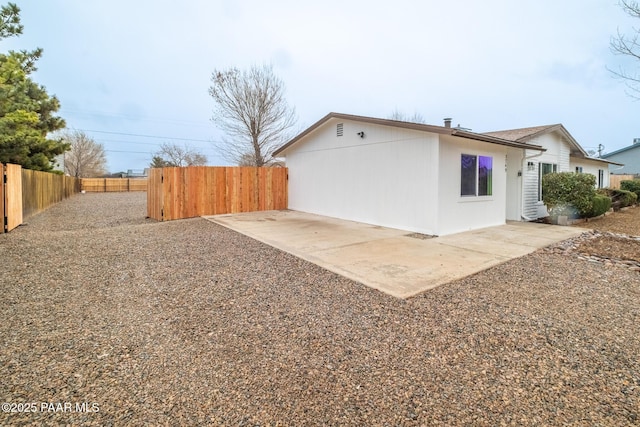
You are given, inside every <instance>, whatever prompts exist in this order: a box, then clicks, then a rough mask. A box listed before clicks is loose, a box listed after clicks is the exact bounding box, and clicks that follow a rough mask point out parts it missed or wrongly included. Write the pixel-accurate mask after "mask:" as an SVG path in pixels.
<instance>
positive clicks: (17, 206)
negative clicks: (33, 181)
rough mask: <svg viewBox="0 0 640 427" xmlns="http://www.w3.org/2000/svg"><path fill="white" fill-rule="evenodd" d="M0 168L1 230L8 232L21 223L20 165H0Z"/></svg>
mask: <svg viewBox="0 0 640 427" xmlns="http://www.w3.org/2000/svg"><path fill="white" fill-rule="evenodd" d="M0 169H2V185H1V187H3V188H2V191H0V196H1V199H2V202H0V205H2V213H3V219H4V221H3V225H4V227H3V231H4V232H5V233H8V232H9V231H11V230H13V229H14V228H16V227H17V226H19V225H20V224H22V167H21V166H19V165H11V164H7V165H0Z"/></svg>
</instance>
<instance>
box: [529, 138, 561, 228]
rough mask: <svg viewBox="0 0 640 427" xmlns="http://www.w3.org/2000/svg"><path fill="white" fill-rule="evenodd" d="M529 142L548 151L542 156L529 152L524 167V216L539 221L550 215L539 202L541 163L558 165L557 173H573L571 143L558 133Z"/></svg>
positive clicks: (538, 153)
mask: <svg viewBox="0 0 640 427" xmlns="http://www.w3.org/2000/svg"><path fill="white" fill-rule="evenodd" d="M528 142H529V143H531V144H536V145H541V146H543V147H544V148H546V149H547V151H545V152H543V153H542V154H540V152H536V151H531V150H527V157H528V158H527V159H525V161H524V166H523V173H522V175H523V180H524V182H523V208H522V211H523V216H524V217H525V219H537V218H542V217H545V216H547V215H548V212H547V208H546V206H545V205H544V203H542V201H541V200H538V199H539V197H540V196H539V171H540V163H549V164H554V165H556V167H557V172H571V171H572V169H571V162H570V158H569V155H570V153H571V148H570V146H569V143H568V142H567V141H565V140H563V138H562V137H561V136H560V135H559V134H557V133H548V134H544V135H541V136H539V137H537V138H534V139H532V140H530V141H528ZM530 163H533V165H531V164H530Z"/></svg>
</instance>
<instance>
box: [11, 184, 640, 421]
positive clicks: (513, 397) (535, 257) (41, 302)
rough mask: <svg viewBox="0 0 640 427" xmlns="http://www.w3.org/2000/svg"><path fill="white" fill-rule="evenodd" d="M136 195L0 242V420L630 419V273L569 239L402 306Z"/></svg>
mask: <svg viewBox="0 0 640 427" xmlns="http://www.w3.org/2000/svg"><path fill="white" fill-rule="evenodd" d="M145 197H146V195H145V194H144V193H106V194H85V195H78V196H75V197H73V198H71V199H69V200H67V201H64V202H62V203H60V204H58V205H56V206H54V207H52V208H50V209H49V210H47V211H46V212H44V213H42V214H40V215H37V216H35V217H33V218H30V219H29V221H28V222H29V223H28V225H26V226H23V227H19V228H18V229H16V230H14V231H12V232H11V233H9V234H5V235H0V260H1V262H2V269H0V286H1V288H0V289H1V290H2V298H1V299H0V348H1V350H0V378H1V381H0V401H2V402H7V403H15V404H16V405H15V406H14V409H16V410H18V409H19V405H18V404H27V403H29V404H30V403H34V404H35V405H34V406H27V408H29V409H36V411H35V412H31V413H25V412H16V413H11V412H5V405H3V412H2V413H1V414H0V425H20V424H30V423H33V424H37V425H40V424H50V425H59V424H73V425H79V424H82V425H106V426H109V425H141V424H148V425H203V424H209V425H237V426H244V425H247V426H253V425H260V426H265V425H354V426H363V425H388V426H395V425H409V426H412V425H415V426H418V425H443V426H452V425H488V426H496V425H518V426H521V425H581V426H593V425H616V426H620V425H640V362H639V355H640V340H639V339H638V336H640V273H638V272H636V271H633V270H631V269H628V268H618V267H616V266H609V265H604V264H603V263H598V262H594V261H593V260H588V259H581V258H579V256H580V254H579V252H580V251H578V250H577V248H578V247H579V246H580V243H576V244H575V245H573V247H575V248H576V250H572V251H567V250H564V251H559V252H558V253H556V252H555V251H553V250H540V251H537V252H535V253H533V254H531V255H528V256H526V257H523V258H519V259H516V260H513V261H510V262H508V263H505V264H503V265H500V266H498V267H495V268H492V269H490V270H487V271H485V272H482V273H479V274H476V275H474V276H471V277H468V278H466V279H463V280H459V281H456V282H453V283H450V284H448V285H444V286H441V287H439V288H436V289H434V290H431V291H428V292H426V293H424V294H422V295H419V296H417V297H414V298H411V299H408V300H398V299H395V298H393V297H389V296H387V295H385V294H382V293H380V292H378V291H376V290H373V289H370V288H367V287H365V286H362V285H360V284H358V283H355V282H352V281H350V280H348V279H345V278H342V277H340V276H338V275H336V274H334V273H330V272H328V271H326V270H323V269H321V268H320V267H317V266H315V265H313V264H310V263H308V262H306V261H302V260H300V259H297V258H295V257H293V256H291V255H288V254H286V253H283V252H280V251H278V250H276V249H273V248H271V247H269V246H266V245H264V244H262V243H259V242H257V241H254V240H252V239H251V238H248V237H246V236H243V235H240V234H237V233H235V232H233V231H230V230H227V229H225V228H223V227H221V226H218V225H216V224H214V223H211V222H209V221H206V220H203V219H192V220H182V221H172V222H165V223H157V222H155V221H152V220H147V219H145V218H144V216H145V213H146V207H145V204H146V198H145ZM627 212H628V213H629V215H630V216H631V218H632V219H630V220H629V224H630V225H629V226H628V227H627V228H625V229H624V230H616V231H615V232H616V233H621V232H624V233H626V234H633V235H636V236H639V235H640V209H638V208H637V209H633V210H629V211H627ZM627 212H624V213H623V214H625V215H626V214H627ZM616 215H619V214H616ZM611 217H613V216H611ZM608 218H609V217H608ZM606 220H607V218H605V219H603V220H601V221H603V222H602V224H605V222H606ZM586 224H590V225H595V226H596V227H598V225H597V222H596V221H592V222H590V223H586ZM602 227H603V230H602V231H612V230H609V229H605V228H604V226H602ZM630 227H635V228H630ZM629 230H632V231H629ZM585 231H588V230H585ZM607 236H608V235H605V239H606V238H607ZM65 402H69V403H71V404H72V405H73V407H72V408H71V409H72V410H71V411H67V412H64V410H65V409H66V408H65V407H64V403H65ZM83 402H88V405H87V406H86V408H88V409H90V411H76V410H75V409H76V407H75V404H76V403H79V404H81V403H83ZM47 403H53V404H54V405H47ZM57 403H60V404H61V405H60V406H58V407H56V405H55V404H57ZM93 403H95V405H94V406H91V404H93ZM20 408H22V410H24V405H23V406H22V407H20ZM96 409H97V411H96ZM91 410H93V411H91ZM47 411H50V412H47Z"/></svg>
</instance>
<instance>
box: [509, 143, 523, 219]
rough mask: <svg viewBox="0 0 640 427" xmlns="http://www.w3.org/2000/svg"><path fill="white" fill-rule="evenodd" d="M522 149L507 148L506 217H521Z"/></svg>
mask: <svg viewBox="0 0 640 427" xmlns="http://www.w3.org/2000/svg"><path fill="white" fill-rule="evenodd" d="M523 158H524V151H523V150H522V149H520V148H509V149H507V168H506V170H507V184H506V185H507V188H506V191H507V193H506V198H507V200H506V219H507V221H520V220H521V219H522V173H523V167H522V161H523Z"/></svg>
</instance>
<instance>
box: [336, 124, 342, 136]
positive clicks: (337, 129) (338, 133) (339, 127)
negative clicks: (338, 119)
mask: <svg viewBox="0 0 640 427" xmlns="http://www.w3.org/2000/svg"><path fill="white" fill-rule="evenodd" d="M343 128H344V123H338V126H337V127H336V135H337V136H342V133H343V132H344V129H343Z"/></svg>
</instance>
